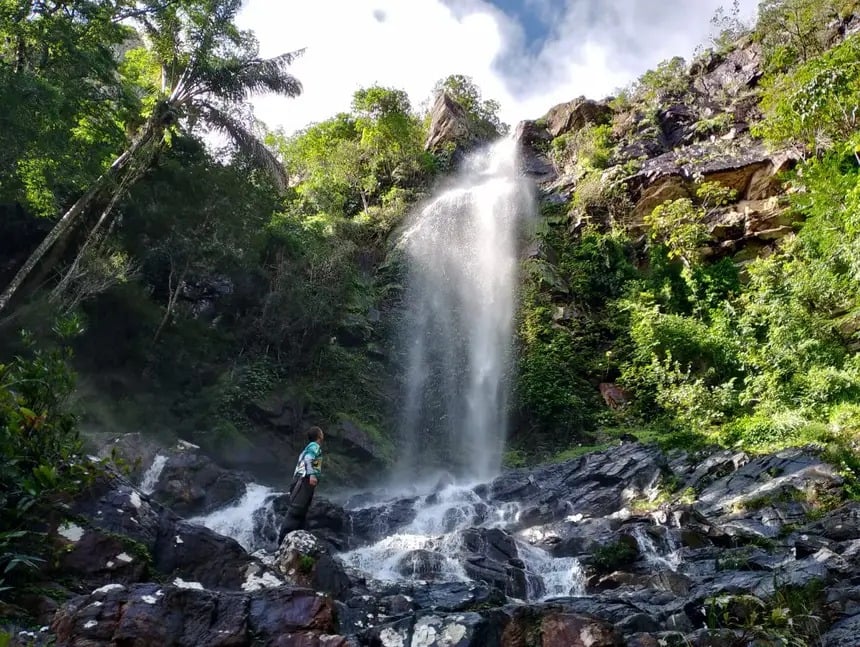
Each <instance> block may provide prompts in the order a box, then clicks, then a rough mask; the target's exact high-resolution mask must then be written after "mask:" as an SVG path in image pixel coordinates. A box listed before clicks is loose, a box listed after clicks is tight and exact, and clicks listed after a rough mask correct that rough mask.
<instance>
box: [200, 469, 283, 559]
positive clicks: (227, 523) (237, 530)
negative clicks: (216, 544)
mask: <svg viewBox="0 0 860 647" xmlns="http://www.w3.org/2000/svg"><path fill="white" fill-rule="evenodd" d="M272 494H273V491H272V489H271V488H269V487H266V486H265V485H260V484H259V483H248V485H247V489H246V490H245V494H244V496H242V498H241V499H239V500H238V501H237V502H236V503H234V504H232V505H229V506H227V507H225V508H220V509H218V510H216V511H215V512H212V513H210V514H208V515H204V516H201V517H195V518H193V519H189V520H188V521H190V522H191V523H197V524H200V525H201V526H206V527H207V528H209V529H211V530H214V531H215V532H217V533H219V534H221V535H225V536H227V537H232V538H233V539H235V540H236V541H238V542H239V543H240V544H241V545H242V548H244V549H245V550H247V551H249V552H250V551H253V550H256V549H257V548H259V547H260V546H259V544H260V543H261V540H260V537H259V536H258V532H257V531H258V525H259V524H258V523H257V519H258V516H259V514H260V512H261V511H267V510H268V509H269V508H270V507H271V500H272Z"/></svg>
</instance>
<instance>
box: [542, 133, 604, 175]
mask: <svg viewBox="0 0 860 647" xmlns="http://www.w3.org/2000/svg"><path fill="white" fill-rule="evenodd" d="M552 155H553V158H554V159H555V162H556V164H558V165H559V166H575V167H576V168H577V169H578V170H579V171H580V172H583V173H587V172H589V171H599V170H603V169H605V168H607V167H608V166H609V160H610V157H611V156H612V127H611V126H609V125H608V124H604V125H600V126H597V125H592V124H589V125H588V126H585V127H584V128H581V129H580V130H578V131H576V132H574V133H565V134H564V135H561V136H559V137H556V138H555V139H553V140H552Z"/></svg>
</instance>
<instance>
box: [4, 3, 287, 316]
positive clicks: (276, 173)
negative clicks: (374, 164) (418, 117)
mask: <svg viewBox="0 0 860 647" xmlns="http://www.w3.org/2000/svg"><path fill="white" fill-rule="evenodd" d="M240 7H241V0H190V1H188V2H182V3H172V4H166V5H162V6H161V8H160V9H159V10H158V11H156V12H154V13H153V14H152V15H141V16H138V19H139V21H140V24H141V25H142V29H143V32H144V35H145V37H146V39H147V40H148V42H149V45H148V47H147V51H148V56H149V58H150V62H151V64H152V67H156V66H157V69H158V70H159V72H160V75H159V76H160V79H159V80H160V84H159V86H158V87H149V88H146V90H148V92H147V94H146V96H145V97H144V100H143V101H141V107H142V108H143V110H144V112H143V114H142V115H141V117H145V119H144V120H143V121H142V123H141V125H140V126H139V127H138V128H137V129H136V132H135V134H134V135H133V137H132V138H131V144H130V146H129V147H128V148H127V149H126V150H125V151H124V152H123V153H121V154H120V155H119V156H118V157H117V158H116V159H115V160H114V161H113V163H112V164H111V165H110V166H109V167H108V168H107V170H106V171H105V172H104V173H103V174H102V175H101V176H100V177H99V178H98V179H97V180H96V181H95V182H94V183H93V185H92V186H91V187H90V189H89V190H88V191H86V192H85V193H84V194H83V195H82V196H81V197H80V198H79V199H78V200H77V201H76V202H75V203H74V204H73V205H72V207H71V208H69V210H68V211H66V213H65V214H64V215H63V216H62V217H61V218H60V219H59V220H58V221H57V224H56V225H55V226H54V228H53V229H52V230H51V232H50V233H49V234H48V235H47V236H46V237H45V239H44V240H43V241H42V243H41V244H40V245H39V246H38V247H37V248H36V249H35V250H34V251H33V253H32V254H31V255H30V257H29V258H28V259H27V260H26V261H25V263H24V264H23V266H22V267H21V268H20V269H19V271H18V273H17V274H16V275H15V277H14V278H13V279H12V280H11V282H10V283H9V285H8V286H7V287H6V289H5V290H4V291H3V293H2V295H0V311H2V310H3V309H5V308H6V307H7V306H8V304H9V302H10V300H11V299H12V297H13V296H14V295H15V294H16V292H17V291H18V289H19V288H20V287H21V285H22V284H23V283H24V281H25V280H26V279H27V277H28V276H29V275H30V273H31V272H32V271H33V269H34V268H35V267H36V266H37V264H38V263H39V262H40V260H41V259H42V258H43V257H44V256H45V254H46V253H47V252H48V250H50V249H51V248H52V247H53V246H54V245H56V244H57V243H58V242H59V241H61V240H62V239H64V237H66V236H67V235H68V233H69V232H70V230H71V228H72V227H73V226H75V225H76V224H77V223H78V221H79V220H80V218H81V216H82V215H84V214H86V213H87V211H88V209H89V208H90V207H92V206H93V205H94V204H96V203H97V202H103V203H105V204H106V206H105V208H104V209H103V210H102V212H101V214H100V215H99V217H98V219H97V221H96V223H95V224H94V226H93V227H92V229H91V231H90V235H89V236H88V239H87V242H86V243H85V245H84V248H85V249H84V250H82V251H86V247H87V246H88V245H89V244H90V243H91V242H92V241H93V240H94V236H96V235H97V234H98V233H99V231H100V230H102V229H103V228H104V226H105V225H106V224H107V223H108V221H109V219H110V217H111V215H112V213H113V209H114V207H115V205H116V202H117V201H118V199H119V196H121V195H122V194H123V193H124V192H125V191H126V190H127V189H128V188H129V187H130V186H132V185H133V184H134V183H135V182H136V181H137V180H138V179H139V178H140V177H141V175H142V174H143V173H144V172H146V170H147V169H148V168H149V167H150V166H151V165H152V162H153V160H154V159H155V156H156V154H157V152H158V151H159V150H160V148H161V147H162V145H163V143H164V140H165V135H166V134H167V133H168V132H169V131H170V130H171V129H173V128H176V127H180V126H181V125H182V126H185V127H187V128H194V127H197V126H202V127H204V128H208V129H212V130H216V131H219V132H222V133H224V134H226V135H227V136H228V137H229V138H230V139H231V140H232V141H233V143H234V144H235V145H236V146H237V147H238V148H239V149H240V150H242V151H243V152H244V153H245V154H247V155H248V156H250V157H251V158H252V159H254V160H255V161H256V162H257V164H258V165H259V166H261V167H262V168H265V169H267V170H268V171H269V172H270V173H271V174H272V176H273V178H275V180H276V181H277V183H278V184H279V185H280V186H285V185H286V181H287V179H286V175H285V173H284V170H283V168H282V167H281V165H280V163H279V162H278V160H277V159H276V158H275V156H274V155H273V154H272V153H271V152H270V151H269V150H268V149H267V148H266V147H265V146H264V145H263V143H262V142H261V141H260V139H259V138H258V137H257V136H255V135H254V134H253V132H252V131H251V129H249V128H248V127H247V126H246V124H245V123H244V121H243V119H242V118H241V116H240V115H241V114H242V112H243V110H246V109H247V99H248V97H249V96H250V95H251V94H254V93H259V92H271V93H275V94H280V95H283V96H288V97H294V96H297V95H298V94H299V93H300V92H301V84H300V83H299V82H298V81H297V80H296V79H295V78H294V77H293V76H292V75H290V74H289V73H288V72H287V68H288V66H289V65H290V64H291V63H292V61H293V59H294V58H295V57H296V55H297V54H298V53H296V52H293V53H287V54H282V55H280V56H277V57H274V58H271V59H261V58H259V57H258V56H257V45H256V42H255V41H254V39H253V37H252V36H251V34H249V33H247V32H243V31H240V30H239V29H238V28H237V27H236V26H235V24H234V20H235V17H236V14H237V13H238V11H239V9H240ZM81 256H82V254H79V255H78V258H77V259H76V260H75V263H73V269H74V268H75V265H76V264H77V263H78V262H79V259H80V258H81Z"/></svg>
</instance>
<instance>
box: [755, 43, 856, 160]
mask: <svg viewBox="0 0 860 647" xmlns="http://www.w3.org/2000/svg"><path fill="white" fill-rule="evenodd" d="M858 102H860V36H857V35H854V36H850V37H849V38H847V39H845V41H844V42H842V43H841V44H839V45H838V46H836V47H835V48H833V49H831V50H829V51H827V52H826V53H824V54H822V55H821V56H818V57H816V58H813V59H812V60H810V61H808V62H807V63H804V64H803V65H801V66H799V67H797V68H795V69H793V70H791V71H790V72H788V73H786V74H784V75H781V76H778V77H776V78H774V79H773V80H772V81H771V82H770V83H768V84H767V86H766V88H765V91H764V96H763V97H762V104H761V105H762V109H763V110H764V113H765V120H764V121H763V122H762V123H761V124H759V125H758V126H757V127H756V129H755V131H756V133H757V134H759V135H761V136H762V137H764V138H766V139H767V140H768V141H770V142H771V143H772V144H774V145H782V144H787V143H800V144H803V145H804V146H806V147H807V148H809V149H810V150H814V151H821V150H826V149H829V148H833V147H838V146H844V145H845V144H846V143H848V142H847V140H849V139H850V138H851V137H852V136H854V135H855V133H856V130H857V127H858V117H857V111H856V110H855V108H856V106H857V104H858ZM848 146H851V147H852V148H854V147H856V141H854V142H853V143H848Z"/></svg>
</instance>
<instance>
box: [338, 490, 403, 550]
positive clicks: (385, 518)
mask: <svg viewBox="0 0 860 647" xmlns="http://www.w3.org/2000/svg"><path fill="white" fill-rule="evenodd" d="M417 503H418V497H407V498H403V499H395V500H393V501H389V502H386V503H382V504H378V505H371V506H368V507H366V508H360V509H357V510H348V511H347V514H348V515H349V519H350V525H351V540H352V544H351V545H352V546H353V547H355V546H359V545H361V544H363V543H368V542H372V541H378V540H380V539H382V538H383V537H387V536H388V535H391V534H393V533H394V532H396V531H397V530H398V529H400V528H402V527H403V526H406V525H407V524H409V523H411V522H412V521H413V520H414V519H415V515H416V511H415V505H416V504H417Z"/></svg>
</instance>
